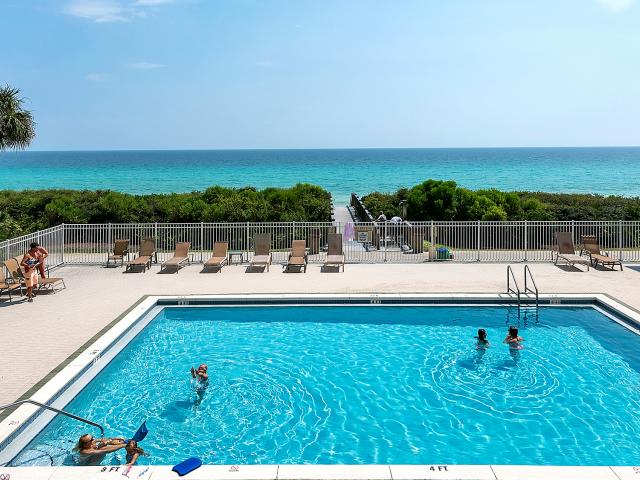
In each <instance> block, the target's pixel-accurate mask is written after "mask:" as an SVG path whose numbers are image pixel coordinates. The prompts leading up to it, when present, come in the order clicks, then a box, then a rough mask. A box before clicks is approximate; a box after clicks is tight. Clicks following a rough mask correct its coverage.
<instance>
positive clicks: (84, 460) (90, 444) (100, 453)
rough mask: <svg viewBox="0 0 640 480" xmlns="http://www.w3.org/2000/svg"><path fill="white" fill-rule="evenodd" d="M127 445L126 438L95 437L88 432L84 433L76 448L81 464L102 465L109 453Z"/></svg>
mask: <svg viewBox="0 0 640 480" xmlns="http://www.w3.org/2000/svg"><path fill="white" fill-rule="evenodd" d="M125 446H126V444H125V442H124V438H97V439H96V438H93V436H92V435H89V434H88V433H87V434H85V435H82V436H81V437H80V439H79V440H78V444H77V445H76V446H75V448H74V450H75V451H77V452H78V453H79V454H80V460H79V462H78V463H79V464H80V465H83V466H87V465H100V463H101V462H102V460H104V457H106V455H107V453H111V452H115V451H116V450H120V449H121V448H124V447H125Z"/></svg>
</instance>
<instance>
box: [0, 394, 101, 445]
mask: <svg viewBox="0 0 640 480" xmlns="http://www.w3.org/2000/svg"><path fill="white" fill-rule="evenodd" d="M25 403H31V404H33V405H36V406H38V407H40V408H44V409H46V410H51V411H53V412H56V413H60V414H62V415H66V416H67V417H70V418H73V419H74V420H78V421H80V422H84V423H87V424H89V425H92V426H94V427H97V428H99V429H100V434H101V435H103V436H104V428H103V427H102V425H99V424H97V423H95V422H92V421H91V420H87V419H86V418H82V417H79V416H78V415H74V414H73V413H69V412H65V411H64V410H60V409H59V408H54V407H52V406H50V405H46V404H44V403H40V402H36V401H35V400H31V399H30V398H27V399H26V400H18V401H17V402H13V403H9V404H7V405H0V410H5V409H7V408H11V407H17V406H18V405H23V404H25Z"/></svg>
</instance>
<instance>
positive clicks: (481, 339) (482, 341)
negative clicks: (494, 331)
mask: <svg viewBox="0 0 640 480" xmlns="http://www.w3.org/2000/svg"><path fill="white" fill-rule="evenodd" d="M476 340H478V343H477V344H476V348H477V349H478V350H484V349H485V348H488V347H489V340H488V339H487V331H486V330H485V329H484V328H480V329H478V335H477V336H476Z"/></svg>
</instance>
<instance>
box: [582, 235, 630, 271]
mask: <svg viewBox="0 0 640 480" xmlns="http://www.w3.org/2000/svg"><path fill="white" fill-rule="evenodd" d="M580 254H581V255H582V254H586V255H587V256H588V257H589V259H590V260H591V266H593V267H597V266H598V263H601V264H602V266H603V267H606V266H610V267H611V270H615V269H614V267H615V266H616V265H619V266H620V271H622V261H620V260H619V259H616V258H613V257H610V256H609V255H608V254H607V252H602V251H601V250H600V244H598V240H597V239H596V236H595V235H583V236H582V251H581V252H580Z"/></svg>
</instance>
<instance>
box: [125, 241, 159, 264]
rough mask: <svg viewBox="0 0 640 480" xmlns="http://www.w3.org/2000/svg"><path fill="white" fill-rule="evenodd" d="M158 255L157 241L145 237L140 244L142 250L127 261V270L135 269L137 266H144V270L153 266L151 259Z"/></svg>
mask: <svg viewBox="0 0 640 480" xmlns="http://www.w3.org/2000/svg"><path fill="white" fill-rule="evenodd" d="M154 255H156V242H155V241H154V240H153V239H152V238H145V239H144V240H143V241H142V244H141V245H140V252H138V257H137V258H134V259H133V260H131V261H129V262H127V268H126V269H125V271H127V272H128V271H130V270H133V269H134V268H135V267H140V266H141V267H142V271H143V272H144V271H145V270H146V269H148V268H151V259H152V258H153V257H154Z"/></svg>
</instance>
